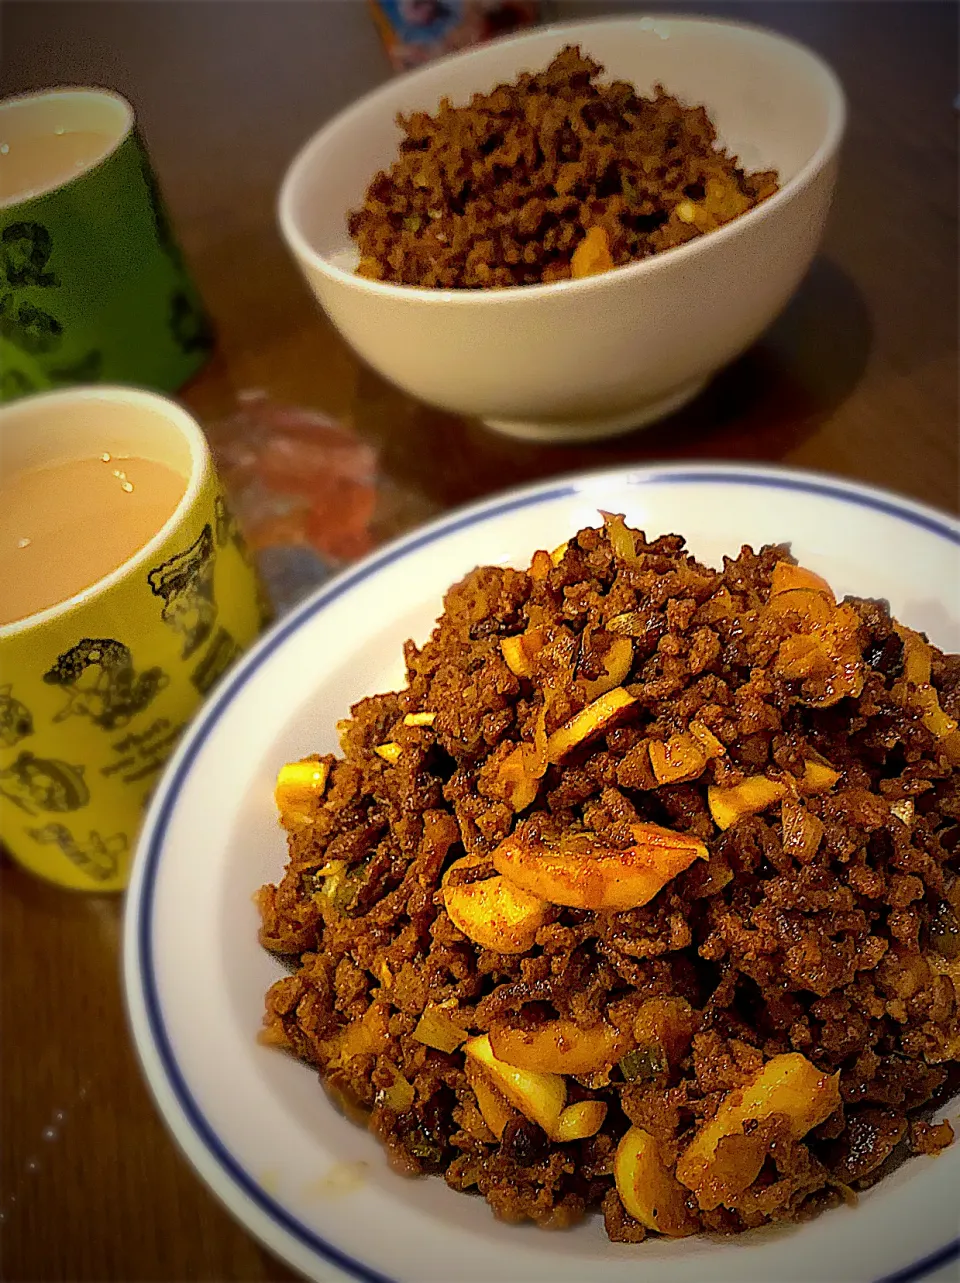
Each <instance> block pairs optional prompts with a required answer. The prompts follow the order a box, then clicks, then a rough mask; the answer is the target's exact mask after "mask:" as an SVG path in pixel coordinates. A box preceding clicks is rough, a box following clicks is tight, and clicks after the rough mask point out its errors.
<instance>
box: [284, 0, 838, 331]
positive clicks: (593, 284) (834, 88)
mask: <svg viewBox="0 0 960 1283" xmlns="http://www.w3.org/2000/svg"><path fill="white" fill-rule="evenodd" d="M657 22H670V23H672V24H674V25H676V26H683V27H701V28H703V27H721V28H726V29H727V30H730V31H739V32H742V33H744V34H748V35H752V36H763V37H766V38H767V39H768V40H770V41H772V42H773V43H775V44H778V45H781V46H784V47H787V48H789V49H791V50H792V51H793V52H794V53H799V54H800V55H802V56H803V58H805V59H806V61H807V62H808V64H810V65H811V66H812V67H813V68H815V69H816V71H817V72H818V73H819V76H820V80H821V85H822V89H823V94H824V98H825V101H826V109H827V122H826V126H825V128H824V132H823V137H822V139H821V141H820V143H819V145H818V146H817V148H816V150H815V151H814V152H813V154H812V155H811V156H810V158H809V159H808V160H807V161H806V163H805V164H804V165H802V166H801V167H800V169H798V170H797V172H796V173H795V174H794V175H793V177H792V178H790V179H789V180H788V181H787V182H786V183H785V184H784V185H783V186H782V187H780V188H779V189H778V190H777V191H776V192H774V194H773V195H772V196H770V197H768V198H767V199H766V200H765V201H763V202H761V204H759V205H755V206H754V207H753V208H752V209H749V210H747V212H746V213H745V214H741V215H739V217H737V218H734V219H732V220H731V222H729V223H725V224H724V225H723V226H722V227H718V228H717V229H716V230H714V231H712V232H710V233H709V235H707V236H700V237H697V239H696V240H692V241H687V242H686V243H685V244H683V245H678V246H674V247H673V248H671V249H668V250H664V251H663V252H662V253H659V254H654V255H651V257H649V258H645V259H640V260H638V261H637V262H633V263H625V264H623V266H621V267H618V268H616V270H615V271H613V272H604V273H602V274H601V275H598V276H585V277H582V278H580V279H578V280H565V281H548V282H545V283H544V282H541V283H539V284H536V285H512V286H510V287H509V288H504V289H483V288H480V287H472V288H465V289H450V288H435V287H433V286H421V285H396V284H394V283H393V282H391V281H375V280H372V279H370V278H368V277H363V276H358V275H357V274H356V272H350V271H347V270H346V269H344V268H342V267H338V266H337V265H336V264H335V263H332V262H331V261H330V259H329V258H328V257H327V256H325V255H324V254H321V253H320V252H319V251H318V250H317V249H315V248H314V246H313V245H312V244H311V243H310V241H309V240H308V239H307V237H306V235H305V234H304V233H303V232H302V231H301V229H300V225H299V219H298V218H297V216H296V215H295V213H294V208H293V206H294V199H295V192H296V190H297V189H299V187H300V186H301V184H302V182H303V180H304V177H305V175H306V174H307V173H308V172H309V170H310V169H311V168H312V163H313V153H314V151H315V150H316V149H317V148H318V147H319V146H320V144H321V143H322V142H325V141H326V139H327V138H328V137H330V135H332V134H333V133H335V132H336V131H338V130H339V129H341V128H342V127H343V125H344V124H345V123H349V121H350V119H351V118H352V117H355V116H356V115H358V114H359V113H360V112H361V111H362V110H363V109H365V108H366V107H367V106H368V104H370V103H371V102H373V101H374V100H375V99H377V98H380V97H382V98H383V99H387V98H389V97H390V92H391V90H392V89H394V88H395V87H396V85H397V84H399V83H402V82H410V81H412V80H414V79H415V78H416V77H418V76H424V75H426V74H428V73H429V72H430V71H432V70H433V69H434V68H436V67H437V66H438V65H450V64H451V63H453V62H456V61H458V60H459V61H464V60H466V59H469V58H475V57H476V56H477V55H478V54H482V53H484V52H485V51H487V50H489V49H490V48H491V47H502V46H505V45H521V44H524V43H528V44H529V43H533V42H534V41H536V40H537V39H540V38H542V37H543V36H544V35H545V34H547V33H550V34H553V35H555V36H556V37H557V38H558V39H564V40H566V41H567V42H568V43H569V42H570V41H571V40H575V39H576V38H577V37H578V36H582V35H584V34H586V33H587V32H589V31H590V30H591V29H593V28H597V27H602V26H615V25H617V24H619V25H621V26H637V27H639V26H642V25H643V24H646V25H647V26H649V27H651V28H652V29H655V24H656V23H657ZM846 122H847V104H846V95H845V93H844V90H843V85H842V83H841V81H840V78H839V76H838V75H837V73H836V72H835V71H834V69H833V68H832V67H831V66H830V64H829V63H828V62H827V61H826V59H825V58H822V57H821V56H820V54H818V53H817V52H816V51H815V50H814V49H812V48H811V47H810V46H809V45H806V44H804V43H803V41H801V40H796V39H794V38H793V37H792V36H787V35H783V34H782V33H780V32H779V31H774V30H772V29H771V28H770V27H765V26H762V25H761V24H759V23H753V22H741V21H738V20H734V19H728V18H713V17H706V16H703V15H699V14H691V15H689V16H688V15H686V14H672V13H663V14H656V13H654V14H626V15H624V14H609V15H605V16H604V17H601V18H588V19H583V20H581V21H578V22H562V23H548V24H547V25H546V26H543V27H537V28H535V29H534V30H533V31H524V32H522V33H521V34H519V35H508V36H503V37H500V38H499V39H497V40H492V41H488V42H486V43H485V44H483V45H480V46H475V47H472V48H468V49H461V50H458V51H456V52H454V53H451V54H447V55H446V56H445V57H443V58H438V59H436V60H434V61H433V62H430V63H428V64H427V65H426V66H424V67H415V68H413V69H412V70H410V71H407V72H405V73H403V75H401V76H396V77H394V78H393V79H391V80H388V81H387V82H386V83H385V84H383V85H379V86H377V88H375V89H372V90H370V91H369V92H368V93H366V94H364V95H363V96H362V97H361V98H358V99H357V100H356V102H353V103H351V104H350V105H349V106H348V107H345V108H344V109H343V110H342V111H339V112H337V114H336V115H335V116H333V117H332V118H331V119H330V120H328V121H326V122H325V123H324V124H323V125H321V126H320V128H319V129H317V130H315V131H314V133H312V134H311V135H310V137H309V138H308V139H307V140H306V142H305V143H304V144H303V145H302V146H301V147H300V149H299V151H298V152H297V153H296V155H295V156H294V158H293V160H292V161H291V162H290V164H289V166H288V168H287V170H286V173H285V174H284V177H283V181H282V183H281V186H280V192H279V197H278V200H277V216H278V221H279V224H280V230H281V232H282V234H283V237H284V239H285V241H286V243H287V245H288V246H289V248H290V249H291V250H292V251H293V253H294V254H295V255H296V257H297V258H298V259H299V260H300V261H301V263H305V264H309V266H310V267H311V268H312V269H314V270H315V271H317V272H319V273H320V274H322V275H323V276H325V277H326V278H327V279H328V280H330V281H332V282H334V283H336V284H337V285H346V286H352V287H354V288H355V289H357V290H360V291H361V292H362V293H366V294H368V295H370V296H372V297H373V298H377V297H379V298H382V299H393V300H396V301H408V302H411V301H413V300H417V301H418V302H423V303H425V304H427V305H428V306H429V305H431V304H441V303H451V304H455V305H458V306H461V307H462V306H469V305H473V304H480V305H481V306H488V307H489V306H494V305H499V306H502V305H503V304H504V303H507V302H509V301H510V300H512V299H517V300H522V299H542V298H545V297H550V296H555V297H560V296H561V295H562V294H564V293H571V292H573V291H579V292H580V293H585V292H589V291H591V290H597V289H604V288H607V286H608V285H609V283H610V281H611V280H613V279H615V280H627V279H630V278H633V279H637V278H639V277H641V276H643V275H647V276H649V275H651V274H653V273H656V272H657V271H664V270H668V269H669V266H670V265H671V264H677V265H680V264H682V263H684V262H687V261H689V260H690V259H696V258H697V257H698V256H699V255H701V254H704V253H709V249H710V246H711V245H714V244H717V243H719V242H718V239H717V238H721V240H729V239H730V238H731V237H735V236H737V235H738V234H740V233H741V232H742V231H743V230H744V229H745V228H746V227H747V226H753V225H754V224H755V223H757V222H759V221H761V220H762V219H764V218H766V217H769V216H771V215H772V214H773V213H775V212H776V210H777V209H779V208H780V207H781V206H783V205H785V204H787V203H788V202H789V201H791V200H793V198H794V197H795V195H796V194H797V192H798V191H800V190H801V189H802V188H804V187H806V186H807V185H808V184H809V183H810V181H811V180H812V179H813V178H814V177H815V176H816V175H817V174H818V173H819V172H820V171H821V170H822V169H823V168H824V167H825V166H826V165H827V163H828V162H829V161H830V160H831V158H832V157H833V156H834V154H835V153H836V152H837V151H838V150H839V147H840V143H841V141H842V139H843V135H844V131H845V128H846Z"/></svg>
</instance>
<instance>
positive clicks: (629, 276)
mask: <svg viewBox="0 0 960 1283" xmlns="http://www.w3.org/2000/svg"><path fill="white" fill-rule="evenodd" d="M566 44H579V45H580V46H581V48H582V49H583V50H584V51H585V52H586V53H589V54H591V55H592V56H593V57H594V58H596V59H597V60H598V61H599V62H601V63H602V64H603V66H604V67H605V68H606V72H607V75H608V76H610V77H612V78H617V79H624V80H629V81H631V82H632V83H634V84H635V85H636V86H637V88H638V90H639V91H640V92H641V93H649V92H650V91H651V90H652V89H653V86H654V85H655V84H656V83H657V82H658V81H660V82H662V83H663V84H664V85H665V86H666V88H667V90H668V91H669V92H670V93H673V94H676V95H677V96H678V97H679V98H681V99H682V100H685V101H687V102H690V103H703V104H704V105H705V106H706V107H707V109H708V111H709V112H710V115H711V117H712V118H713V120H714V122H715V124H716V125H717V128H718V131H719V134H720V139H721V141H722V142H723V143H724V144H725V145H726V146H727V147H728V148H730V149H731V150H732V151H733V152H735V153H736V154H737V155H738V156H739V157H740V161H741V163H742V164H743V165H744V166H745V167H746V168H748V169H766V168H773V169H776V170H778V171H779V173H780V177H781V184H782V185H781V190H780V191H778V192H777V193H776V195H774V196H773V197H772V198H771V199H770V200H767V201H765V202H764V203H763V204H762V205H760V206H759V207H758V208H756V209H754V210H751V211H750V212H749V213H747V214H746V215H744V216H743V217H741V218H738V219H736V220H735V221H734V222H732V223H728V224H727V225H726V226H725V227H723V228H721V229H719V230H718V231H716V232H712V233H711V234H709V235H708V236H704V237H702V238H699V239H697V240H695V241H693V242H690V243H688V244H686V245H684V246H681V247H680V248H677V249H673V250H668V251H667V252H665V253H663V254H660V255H657V256H655V257H653V258H650V259H646V260H645V261H643V262H640V263H635V264H632V265H630V266H627V267H622V268H619V269H617V270H616V271H614V272H610V273H607V274H606V275H603V276H597V277H590V278H587V279H584V280H579V281H561V282H556V283H553V284H549V285H529V286H518V287H516V288H512V289H501V290H439V289H418V288H413V287H409V286H398V285H390V284H385V283H383V282H380V281H370V280H365V279H363V278H361V277H358V276H356V275H355V274H354V273H353V270H352V269H353V267H354V266H355V264H356V254H355V252H354V250H353V248H352V245H351V242H350V239H349V237H348V235H347V212H348V211H349V210H350V209H352V208H355V207H356V206H358V205H359V204H361V203H362V201H363V197H364V193H365V191H366V188H367V185H368V184H369V182H370V180H371V179H372V178H373V176H374V174H375V173H376V172H377V171H378V170H380V169H382V168H385V167H387V166H389V164H390V163H391V162H392V161H393V160H394V159H395V157H396V155H397V148H398V145H399V142H400V139H401V132H400V130H399V128H398V127H397V125H396V121H395V117H396V114H397V112H398V111H400V112H409V111H412V110H414V109H426V110H431V111H432V110H435V109H436V107H437V105H438V103H439V101H440V98H441V97H443V96H444V95H447V96H449V97H450V98H451V99H452V100H453V102H454V103H458V104H459V103H464V102H467V101H468V100H469V99H470V97H471V95H473V94H474V93H477V92H480V91H487V90H490V89H492V88H493V87H494V85H496V84H498V83H501V82H504V81H510V80H513V79H515V78H516V76H517V75H518V74H519V73H520V72H521V71H524V70H537V69H539V68H541V67H543V66H545V65H546V64H547V63H548V62H549V60H550V59H551V58H552V57H553V55H554V54H555V53H556V52H557V51H558V50H559V49H561V48H562V47H563V46H564V45H566ZM844 119H845V107H844V97H843V91H842V89H841V87H840V85H839V83H838V81H837V79H836V77H835V76H834V74H833V72H832V71H831V70H830V69H829V68H828V67H827V66H826V65H825V64H824V63H823V62H822V61H821V60H820V59H819V58H818V57H816V55H814V54H813V53H811V52H810V51H809V50H808V49H805V48H804V47H803V46H801V45H798V44H796V43H794V42H793V41H792V40H788V39H785V38H784V37H782V36H778V35H774V34H773V33H771V32H768V31H764V30H761V29H760V28H756V27H750V26H742V25H739V24H737V23H732V22H714V21H709V20H706V19H701V18H674V17H656V18H637V17H631V18H613V19H602V20H600V21H591V22H578V23H573V24H570V25H567V26H554V27H546V28H543V29H542V30H539V31H536V32H534V33H532V34H528V35H522V36H519V37H514V38H511V39H506V40H501V41H496V42H494V43H492V44H489V45H485V46H482V47H480V48H477V49H472V50H469V51H467V52H465V53H460V54H455V55H453V56H452V57H449V58H444V59H441V60H440V61H439V62H436V63H434V64H433V65H431V66H428V67H424V68H422V69H420V70H418V71H414V72H411V73H409V74H407V75H405V76H401V77H399V78H398V79H396V80H393V81H391V82H390V83H389V84H386V85H384V86H383V87H382V88H380V89H377V90H376V91H375V92H373V93H371V94H368V95H367V96H366V97H365V98H362V99H361V100H360V101H359V102H357V103H355V104H354V105H353V106H352V107H350V108H348V109H347V110H346V111H343V112H341V113H340V115H338V116H336V117H335V118H334V119H333V120H331V121H330V122H329V123H328V124H326V125H325V126H324V127H323V128H322V129H321V130H320V131H319V132H318V133H317V134H315V135H314V136H313V138H312V139H311V140H310V141H309V142H308V143H307V144H306V146H305V147H304V148H303V150H302V151H301V152H300V154H299V155H298V156H297V157H296V159H295V160H294V162H293V164H292V165H291V167H290V169H289V171H288V173H287V176H286V178H285V180H284V183H283V187H282V190H281V194H280V224H281V227H282V230H283V234H284V236H285V238H286V240H287V243H288V244H289V246H290V248H291V249H292V251H293V253H294V255H295V256H296V259H297V261H298V263H299V264H300V267H301V269H302V270H303V273H304V275H305V276H306V278H307V281H308V282H309V284H310V286H311V288H312V289H313V291H314V293H315V294H316V296H317V299H318V300H319V302H320V304H321V306H322V307H323V308H324V310H325V311H326V313H327V315H328V316H329V317H330V319H331V320H332V321H333V323H334V325H335V326H336V327H337V329H338V330H339V331H340V333H341V334H342V335H343V336H344V338H345V339H346V340H347V342H348V343H349V344H350V345H351V346H352V347H353V348H354V349H355V350H356V351H357V353H358V354H359V355H360V356H361V357H363V358H364V360H366V361H367V362H369V364H370V365H372V366H373V367H374V368H375V369H376V370H378V371H379V372H380V373H381V374H382V375H384V376H385V377H386V378H388V379H390V380H391V381H392V382H393V383H396V384H398V385H399V386H400V387H401V388H403V389H404V390H405V391H407V392H410V393H412V394H413V395H414V396H417V397H420V398H421V399H422V400H424V401H428V402H430V403H431V404H433V405H436V406H440V407H441V408H443V409H445V410H450V411H453V412H455V413H458V414H465V415H476V416H478V417H480V418H481V419H484V420H485V421H486V422H487V423H488V424H489V425H490V426H491V427H495V428H499V429H500V430H501V431H504V432H508V433H511V434H512V435H514V436H521V437H530V438H537V439H541V440H558V441H561V440H566V441H576V440H585V439H588V438H591V437H602V436H609V435H612V434H614V433H617V432H624V431H629V430H630V429H631V428H634V427H639V426H641V425H642V424H644V423H649V422H652V421H653V420H654V419H657V418H661V417H662V416H663V415H665V414H667V413H669V412H670V411H672V410H675V409H677V408H679V407H680V406H681V405H683V404H684V403H685V402H687V401H689V400H690V399H691V398H692V397H693V396H694V395H695V394H696V393H697V392H699V391H700V389H701V388H702V387H703V385H704V384H705V383H706V381H707V380H708V379H709V378H710V377H711V375H713V374H714V373H716V371H717V370H719V369H720V368H721V367H722V366H723V365H726V364H727V363H728V362H729V361H731V360H732V359H733V358H734V357H736V356H737V355H738V354H739V353H741V352H742V351H744V349H745V348H747V347H749V345H750V344H751V343H752V342H753V341H754V340H755V339H756V338H757V336H758V335H759V334H760V333H761V332H762V331H763V330H764V329H765V328H766V326H767V325H769V324H770V322H771V321H772V320H773V319H774V317H775V316H776V315H777V313H778V312H779V311H780V310H781V308H782V307H783V306H784V304H785V303H786V302H787V300H788V299H789V297H790V295H791V294H792V293H793V291H794V289H795V288H796V286H797V284H798V282H799V281H800V279H801V277H802V276H803V274H804V272H805V271H806V269H807V267H808V265H809V263H810V260H811V258H812V257H813V254H814V252H815V250H816V248H817V245H818V243H819V240H820V237H821V233H822V231H823V224H824V220H825V218H826V214H827V210H828V208H829V205H830V199H831V196H832V193H833V187H834V180H835V177H836V168H837V152H838V148H839V144H840V140H841V137H842V134H843V127H844Z"/></svg>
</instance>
